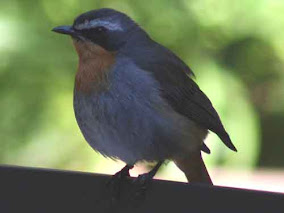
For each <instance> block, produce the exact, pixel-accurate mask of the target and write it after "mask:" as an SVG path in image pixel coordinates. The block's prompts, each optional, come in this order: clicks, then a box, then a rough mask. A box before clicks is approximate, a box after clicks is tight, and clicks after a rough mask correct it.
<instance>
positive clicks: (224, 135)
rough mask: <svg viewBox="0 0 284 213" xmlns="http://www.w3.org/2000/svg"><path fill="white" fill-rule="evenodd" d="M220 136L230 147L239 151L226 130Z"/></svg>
mask: <svg viewBox="0 0 284 213" xmlns="http://www.w3.org/2000/svg"><path fill="white" fill-rule="evenodd" d="M218 136H219V138H220V139H221V140H222V141H223V143H224V144H225V145H226V146H227V147H228V148H230V149H231V150H233V151H235V152H237V148H236V147H235V146H234V144H233V142H232V141H231V138H230V136H229V135H228V133H227V132H226V131H225V130H224V132H222V134H218Z"/></svg>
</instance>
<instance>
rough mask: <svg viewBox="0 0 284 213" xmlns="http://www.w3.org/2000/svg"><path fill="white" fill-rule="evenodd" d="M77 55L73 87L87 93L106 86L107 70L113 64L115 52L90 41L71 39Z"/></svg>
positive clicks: (107, 83)
mask: <svg viewBox="0 0 284 213" xmlns="http://www.w3.org/2000/svg"><path fill="white" fill-rule="evenodd" d="M73 43H74V46H75V49H76V51H77V53H78V56H79V66H78V71H77V73H76V78H75V89H76V90H77V91H81V92H85V93H89V92H91V91H94V92H97V91H101V90H104V89H107V88H108V85H109V82H108V71H109V70H110V67H111V66H112V65H113V64H114V61H115V53H113V52H109V51H107V50H105V49H104V48H102V47H100V46H99V45H96V44H93V43H91V42H83V41H73Z"/></svg>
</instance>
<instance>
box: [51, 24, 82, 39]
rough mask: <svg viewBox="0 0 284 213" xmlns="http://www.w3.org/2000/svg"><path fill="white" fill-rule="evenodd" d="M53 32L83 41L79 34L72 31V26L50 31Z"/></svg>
mask: <svg viewBox="0 0 284 213" xmlns="http://www.w3.org/2000/svg"><path fill="white" fill-rule="evenodd" d="M52 31H53V32H56V33H60V34H66V35H70V36H72V37H73V38H76V39H78V40H85V39H84V37H83V36H82V35H81V34H80V32H78V31H76V30H74V28H73V27H72V26H59V27H55V28H53V29H52Z"/></svg>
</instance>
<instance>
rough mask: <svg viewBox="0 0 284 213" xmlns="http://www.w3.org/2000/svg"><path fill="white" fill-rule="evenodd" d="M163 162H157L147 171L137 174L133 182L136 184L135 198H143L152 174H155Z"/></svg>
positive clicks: (152, 176)
mask: <svg viewBox="0 0 284 213" xmlns="http://www.w3.org/2000/svg"><path fill="white" fill-rule="evenodd" d="M162 164H163V161H160V162H158V164H157V165H156V166H155V167H154V168H153V169H152V170H151V171H150V172H148V173H145V174H142V175H139V176H138V177H137V178H136V179H135V180H134V182H133V184H135V185H136V187H135V188H136V190H135V195H134V199H135V200H142V199H144V198H145V194H146V191H147V189H148V188H149V186H150V185H151V183H152V180H153V178H154V176H155V175H156V173H157V171H158V169H159V168H160V166H161V165H162Z"/></svg>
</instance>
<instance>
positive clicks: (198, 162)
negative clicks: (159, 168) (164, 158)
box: [174, 151, 213, 185]
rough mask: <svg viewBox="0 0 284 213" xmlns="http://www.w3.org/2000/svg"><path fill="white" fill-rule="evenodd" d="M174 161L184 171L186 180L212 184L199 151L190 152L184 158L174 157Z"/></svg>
mask: <svg viewBox="0 0 284 213" xmlns="http://www.w3.org/2000/svg"><path fill="white" fill-rule="evenodd" d="M174 162H175V164H176V165H177V166H178V167H179V168H180V169H181V170H182V171H183V172H184V174H185V176H186V178H187V180H188V182H195V183H205V184H209V185H213V183H212V180H211V178H210V176H209V173H208V171H207V169H206V166H205V164H204V162H203V159H202V156H201V153H200V151H198V152H195V153H190V155H189V156H187V157H186V158H178V159H174Z"/></svg>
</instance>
